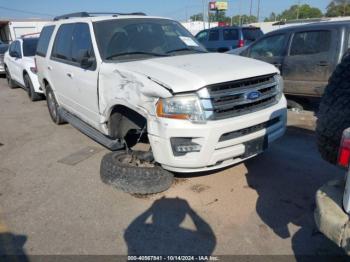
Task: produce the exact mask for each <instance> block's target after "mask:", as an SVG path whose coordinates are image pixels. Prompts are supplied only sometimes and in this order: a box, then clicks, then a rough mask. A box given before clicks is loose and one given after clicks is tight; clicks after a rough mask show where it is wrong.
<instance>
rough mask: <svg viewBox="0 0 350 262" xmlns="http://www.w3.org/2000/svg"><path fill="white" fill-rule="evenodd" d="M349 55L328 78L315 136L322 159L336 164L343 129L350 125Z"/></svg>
mask: <svg viewBox="0 0 350 262" xmlns="http://www.w3.org/2000/svg"><path fill="white" fill-rule="evenodd" d="M349 79H350V56H346V57H344V59H343V61H342V62H341V63H340V64H339V65H338V66H337V68H336V70H335V71H334V73H333V75H332V76H331V78H330V79H329V83H328V86H327V87H326V89H325V93H324V95H323V97H322V99H321V103H320V109H319V112H318V120H317V126H316V136H317V145H318V150H319V152H320V153H321V156H322V158H323V159H324V160H326V161H328V162H330V163H332V164H336V162H337V157H338V150H339V145H340V142H341V136H342V133H343V131H344V130H345V129H346V128H348V127H350V106H349V103H350V82H349Z"/></svg>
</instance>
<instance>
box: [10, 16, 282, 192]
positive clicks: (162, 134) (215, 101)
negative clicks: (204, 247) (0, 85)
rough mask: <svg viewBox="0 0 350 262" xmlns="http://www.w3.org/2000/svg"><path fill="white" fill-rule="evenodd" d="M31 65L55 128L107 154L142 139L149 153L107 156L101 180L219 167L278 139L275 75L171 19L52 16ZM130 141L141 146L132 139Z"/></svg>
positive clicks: (16, 45)
mask: <svg viewBox="0 0 350 262" xmlns="http://www.w3.org/2000/svg"><path fill="white" fill-rule="evenodd" d="M24 44H25V40H24V39H22V40H21V41H20V40H19V41H17V42H16V43H13V48H12V45H11V48H10V49H11V51H12V52H9V54H8V59H6V66H7V67H8V68H9V67H10V65H9V64H8V63H10V61H14V62H15V61H18V60H19V59H18V57H19V55H21V56H22V57H23V56H24V54H23V45H24ZM13 49H15V50H17V52H14V51H15V50H13ZM11 54H12V56H11ZM31 57H32V56H31ZM11 59H12V60H11ZM35 60H36V67H35V65H34V64H31V65H29V67H28V68H29V69H28V70H29V71H31V72H36V76H37V78H38V81H39V86H40V87H39V89H36V90H35V91H37V90H39V91H41V90H42V92H44V94H45V95H46V98H47V105H48V110H49V113H50V115H51V118H52V120H53V121H54V122H55V123H56V124H62V123H64V122H69V123H71V124H72V125H73V126H74V127H76V128H78V129H79V130H80V131H82V132H83V133H85V134H86V135H88V136H90V137H91V138H93V139H94V140H96V141H97V142H99V143H101V144H102V145H104V146H106V147H107V148H109V149H111V150H121V149H124V148H130V147H131V146H132V145H133V143H135V142H137V141H139V140H140V139H141V137H146V139H147V141H148V143H149V145H150V148H151V149H150V151H147V152H141V153H140V152H134V151H130V150H129V153H128V152H127V151H122V152H120V151H119V152H117V153H112V155H111V156H110V157H108V158H106V159H107V160H105V162H104V164H103V165H102V166H101V170H102V171H101V172H102V173H105V174H107V175H108V176H110V174H113V173H115V174H116V173H118V172H119V171H120V172H121V169H118V168H117V167H121V166H122V167H123V168H122V170H123V172H122V173H123V174H124V173H127V174H124V176H125V175H135V172H136V171H135V166H138V168H139V170H141V171H137V172H141V173H142V174H144V172H145V171H147V172H148V174H150V175H151V176H153V177H159V176H160V177H167V176H169V175H168V174H170V173H169V172H166V171H165V170H170V171H175V172H199V171H206V170H214V169H219V168H223V167H227V166H230V165H233V164H235V163H238V162H241V161H244V160H246V159H248V158H251V157H253V156H256V155H257V154H259V153H261V152H263V151H264V150H265V149H266V148H267V147H268V146H269V144H270V143H272V142H273V141H275V140H276V139H277V138H279V137H281V136H282V135H283V134H284V132H285V126H286V100H285V97H284V96H283V80H282V78H281V76H280V75H279V72H278V69H277V68H275V67H274V66H272V65H269V64H267V63H264V62H260V61H257V60H253V59H249V58H243V57H239V56H232V55H229V54H219V53H208V52H207V51H206V50H205V48H204V47H202V45H201V44H200V43H199V42H198V41H197V40H196V38H194V37H193V36H192V35H191V34H190V33H189V32H188V31H187V30H186V29H185V28H184V27H183V26H182V25H181V24H180V23H178V22H176V21H173V20H170V19H165V18H157V17H149V16H146V15H144V14H140V13H137V14H129V15H125V14H114V15H108V16H95V15H93V14H89V13H85V12H83V13H76V14H69V15H64V16H61V17H57V18H56V19H55V21H54V22H52V23H50V24H48V25H47V26H45V27H44V28H43V30H42V32H41V34H40V39H39V41H38V45H37V50H36V56H35ZM237 65H239V67H237ZM31 67H34V68H33V70H32V69H31ZM26 70H27V69H26ZM29 74H30V72H28V75H29ZM9 76H10V78H9V79H10V80H11V81H12V80H13V81H16V82H19V84H21V83H22V84H23V86H24V87H26V85H25V82H23V79H21V78H20V77H24V76H25V74H24V69H23V70H22V72H21V73H19V72H18V73H17V74H16V79H15V75H14V73H12V72H11V70H9ZM33 82H34V81H33ZM27 89H28V88H27ZM130 134H133V135H136V137H138V139H136V141H131V140H129V139H128V136H129V135H130ZM130 152H133V154H130ZM131 155H133V157H131ZM135 158H136V159H135ZM106 161H107V162H106ZM135 161H136V162H135ZM140 163H141V164H140ZM142 163H143V164H142ZM145 163H147V164H145ZM116 166H117V167H116ZM160 166H161V167H162V168H163V169H160ZM164 169H165V170H164ZM118 170H119V171H118ZM160 170H161V171H160ZM117 171H118V172H117ZM120 172H119V173H118V174H119V175H120ZM118 174H116V175H118ZM148 187H149V190H148V191H152V190H151V189H150V188H151V187H152V186H151V185H149V186H148ZM138 193H142V192H138Z"/></svg>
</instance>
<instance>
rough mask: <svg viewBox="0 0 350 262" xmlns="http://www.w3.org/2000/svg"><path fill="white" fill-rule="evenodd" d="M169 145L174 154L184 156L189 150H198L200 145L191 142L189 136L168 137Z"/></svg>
mask: <svg viewBox="0 0 350 262" xmlns="http://www.w3.org/2000/svg"><path fill="white" fill-rule="evenodd" d="M170 143H171V147H172V149H173V153H174V156H184V155H186V154H187V153H191V152H200V151H201V148H202V146H201V145H199V144H197V143H194V142H192V138H191V137H172V138H170Z"/></svg>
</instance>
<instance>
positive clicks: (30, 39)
mask: <svg viewBox="0 0 350 262" xmlns="http://www.w3.org/2000/svg"><path fill="white" fill-rule="evenodd" d="M38 39H39V37H38V34H33V35H25V36H22V37H21V38H18V39H16V40H15V41H13V42H12V43H11V45H10V47H9V50H8V51H7V52H6V53H5V57H4V66H5V72H6V79H7V83H8V85H9V87H10V88H15V87H17V86H20V87H22V88H24V89H25V90H26V91H27V92H28V95H29V98H30V100H31V101H37V100H41V99H42V98H43V91H42V89H41V87H40V84H39V81H38V77H37V75H36V73H37V72H36V66H35V60H34V56H35V52H36V47H37V44H38Z"/></svg>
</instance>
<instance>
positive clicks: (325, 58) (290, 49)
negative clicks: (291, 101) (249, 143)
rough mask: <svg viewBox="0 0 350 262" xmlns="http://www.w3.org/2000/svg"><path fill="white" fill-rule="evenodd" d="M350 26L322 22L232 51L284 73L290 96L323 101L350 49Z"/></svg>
mask: <svg viewBox="0 0 350 262" xmlns="http://www.w3.org/2000/svg"><path fill="white" fill-rule="evenodd" d="M349 36H350V22H349V21H343V22H320V23H313V24H306V25H300V26H294V27H288V28H284V29H280V30H276V31H272V32H270V33H268V34H266V35H264V36H263V37H261V38H260V39H259V40H257V41H256V42H254V43H252V44H250V45H249V46H246V47H244V48H240V49H237V50H232V51H230V52H229V53H231V54H238V55H241V56H245V57H250V58H254V59H258V60H262V61H265V62H268V63H270V64H273V65H275V66H276V67H277V68H278V69H279V70H280V72H281V75H282V76H283V79H284V82H285V89H284V92H285V94H287V95H293V96H304V97H309V96H311V97H322V95H323V94H324V89H325V87H326V86H327V83H328V79H329V77H330V76H331V74H332V73H333V72H334V70H335V68H336V66H337V65H338V64H339V63H340V62H341V60H342V58H343V57H344V55H346V54H347V53H348V52H349V48H350V38H349Z"/></svg>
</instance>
